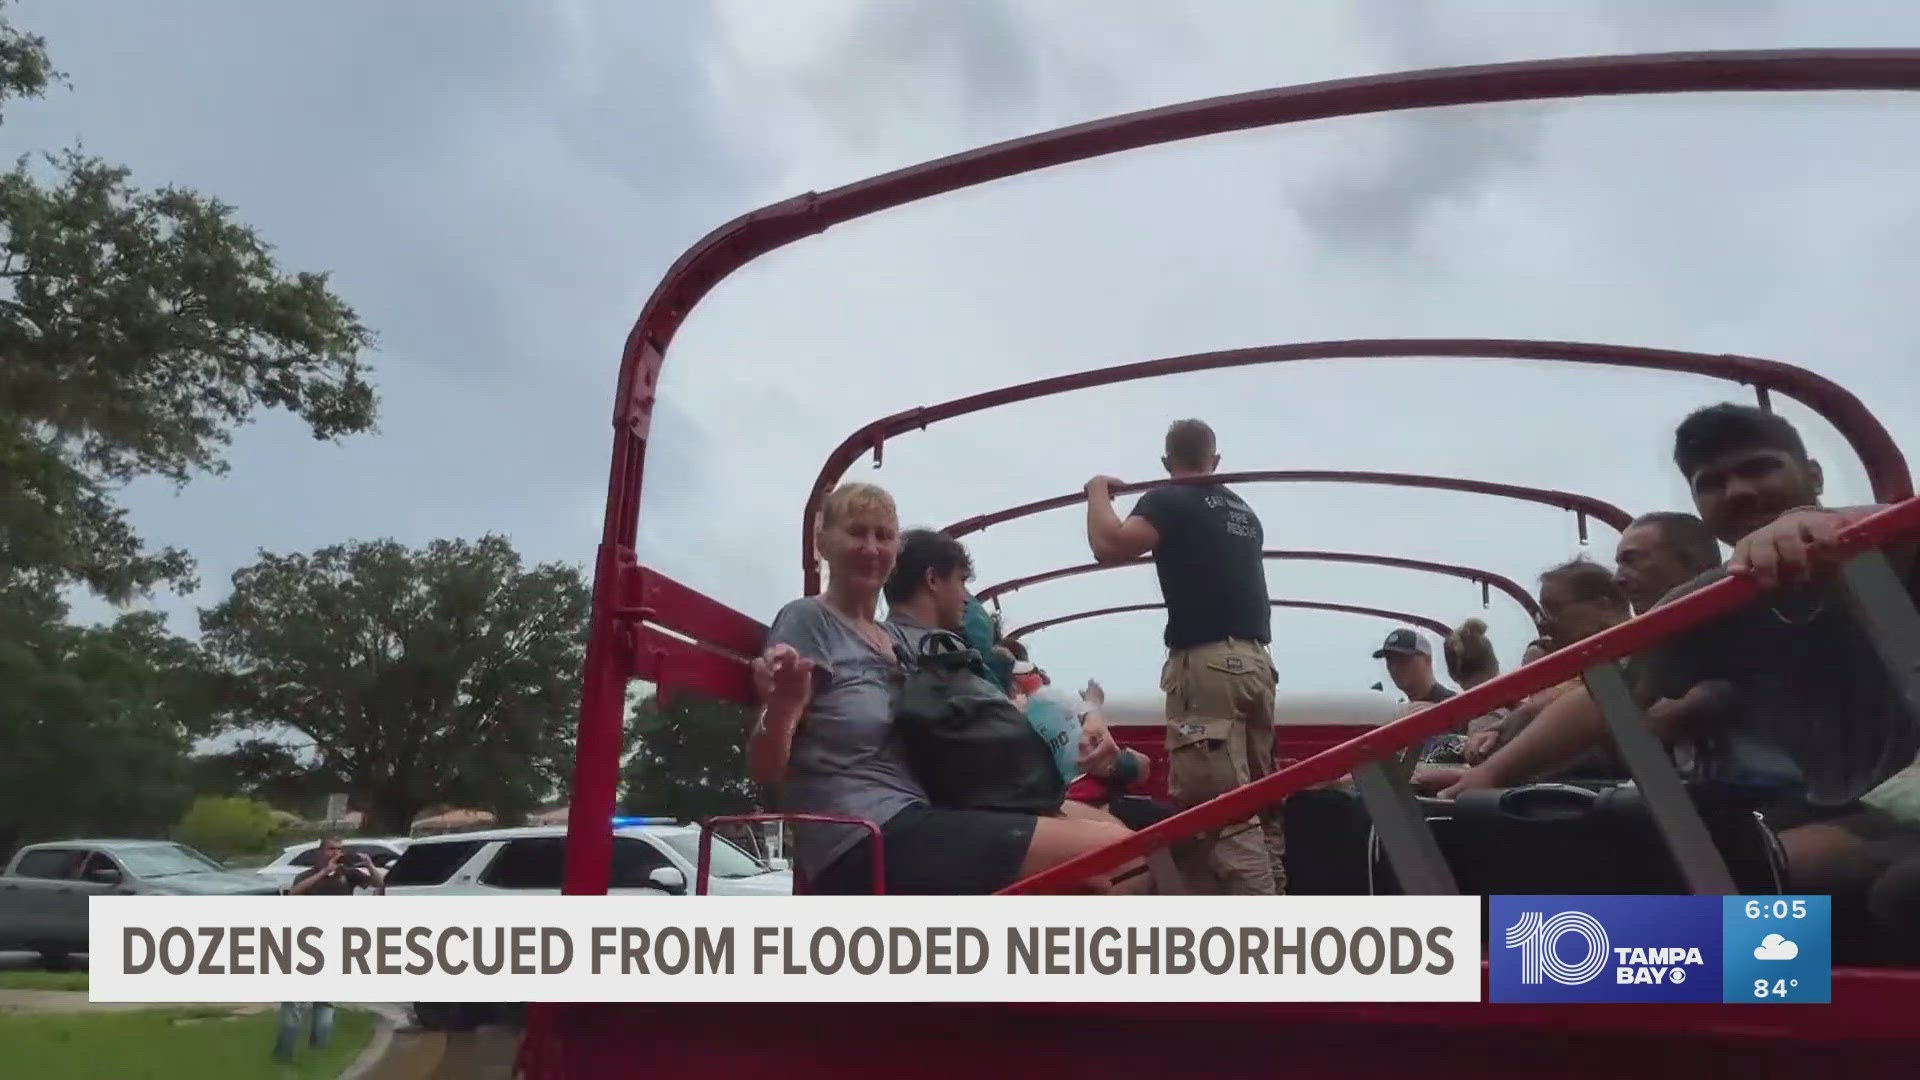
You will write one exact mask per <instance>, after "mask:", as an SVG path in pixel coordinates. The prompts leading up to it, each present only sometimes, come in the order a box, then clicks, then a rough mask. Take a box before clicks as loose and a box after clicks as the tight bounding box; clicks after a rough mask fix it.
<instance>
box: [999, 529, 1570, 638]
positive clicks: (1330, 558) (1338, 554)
mask: <svg viewBox="0 0 1920 1080" xmlns="http://www.w3.org/2000/svg"><path fill="white" fill-rule="evenodd" d="M1260 555H1261V557H1262V558H1265V559H1274V560H1288V561H1294V560H1298V561H1307V562H1344V563H1360V564H1363V565H1367V566H1390V567H1394V568H1396V569H1400V570H1422V571H1425V572H1427V573H1430V574H1445V575H1447V576H1449V577H1457V578H1464V579H1466V580H1467V581H1471V582H1473V583H1475V584H1477V585H1491V586H1493V587H1494V588H1496V589H1499V590H1500V591H1501V592H1503V593H1506V594H1507V595H1508V596H1511V597H1513V599H1514V601H1515V602H1517V603H1518V604H1519V605H1520V606H1521V607H1523V608H1526V609H1527V615H1528V616H1529V617H1531V618H1532V619H1534V620H1535V621H1538V620H1539V618H1540V605H1539V603H1538V602H1537V601H1535V600H1534V598H1533V595H1532V594H1531V593H1529V592H1527V590H1525V589H1523V588H1521V587H1520V586H1519V584H1518V583H1516V582H1515V581H1514V580H1513V579H1512V578H1510V577H1505V576H1503V575H1500V574H1496V573H1494V572H1493V571H1491V570H1480V569H1476V568H1475V567H1471V566H1457V565H1455V564H1453V563H1439V562H1428V561H1426V560H1425V559H1403V558H1400V557H1399V556H1395V555H1369V554H1366V553H1363V552H1355V551H1294V550H1288V549H1284V548H1270V549H1268V550H1266V551H1263V552H1261V553H1260ZM1152 565H1153V558H1152V556H1144V557H1142V558H1138V559H1128V560H1126V561H1124V562H1117V563H1099V562H1092V563H1081V564H1080V565H1078V566H1067V567H1062V568H1061V569H1059V570H1048V571H1046V572H1045V573H1040V574H1028V575H1027V576H1026V577H1020V578H1012V579H1010V580H1007V581H1001V582H996V583H995V584H992V585H989V586H987V587H986V588H984V589H981V590H980V591H979V592H978V593H976V594H974V595H976V596H978V597H979V598H980V601H981V602H982V603H985V602H986V601H989V600H992V599H994V598H996V597H999V596H1004V595H1006V594H1007V593H1010V592H1014V591H1016V590H1019V589H1024V588H1026V587H1027V586H1029V585H1038V584H1040V583H1042V582H1046V581H1058V580H1060V579H1061V578H1069V577H1074V576H1077V575H1080V574H1093V573H1098V572H1100V571H1102V570H1119V569H1122V568H1125V567H1129V566H1152ZM1444 635H1445V631H1443V632H1442V636H1444Z"/></svg>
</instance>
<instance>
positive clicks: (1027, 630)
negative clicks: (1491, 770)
mask: <svg viewBox="0 0 1920 1080" xmlns="http://www.w3.org/2000/svg"><path fill="white" fill-rule="evenodd" d="M1267 603H1268V605H1269V606H1272V607H1277V608H1297V609H1300V610H1303V611H1338V612H1341V613H1343V614H1347V615H1373V616H1377V617H1379V618H1382V619H1390V620H1392V621H1394V622H1402V623H1414V624H1415V625H1418V626H1424V627H1426V628H1427V629H1429V630H1431V631H1433V632H1434V633H1436V634H1439V635H1440V636H1441V637H1443V638H1444V637H1446V636H1447V635H1448V634H1450V633H1452V632H1453V628H1452V627H1450V626H1448V625H1447V624H1446V623H1443V622H1441V621H1440V620H1439V619H1430V618H1428V617H1427V616H1425V615H1412V614H1409V613H1407V612H1404V611H1389V610H1387V609H1386V608H1372V607H1358V606H1356V605H1353V604H1332V603H1326V602H1324V601H1320V600H1269V601H1267ZM1166 606H1167V605H1165V604H1123V605H1121V606H1120V607H1108V608H1096V609H1094V610H1093V611H1078V612H1075V613H1074V614H1072V615H1061V616H1058V617H1056V618H1052V619H1042V620H1040V621H1039V622H1036V623H1028V624H1027V625H1025V626H1023V627H1021V628H1020V629H1018V630H1015V631H1013V632H1011V633H1009V634H1008V635H1007V637H1009V638H1021V637H1025V636H1026V635H1028V634H1034V633H1038V632H1040V631H1042V630H1045V629H1047V628H1048V627H1051V626H1059V625H1061V624H1063V623H1070V622H1079V621H1080V620H1082V619H1097V618H1101V617H1104V616H1107V615H1125V614H1127V613H1128V612H1133V611H1164V610H1166Z"/></svg>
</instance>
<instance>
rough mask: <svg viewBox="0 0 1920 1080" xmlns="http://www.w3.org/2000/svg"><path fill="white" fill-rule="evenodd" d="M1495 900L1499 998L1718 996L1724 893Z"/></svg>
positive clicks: (1494, 983)
mask: <svg viewBox="0 0 1920 1080" xmlns="http://www.w3.org/2000/svg"><path fill="white" fill-rule="evenodd" d="M1702 901H1705V903H1702ZM1491 907H1492V912H1491V914H1492V923H1491V926H1490V927H1489V929H1492V930H1493V931H1494V933H1495V935H1496V937H1495V939H1494V942H1495V944H1496V946H1497V947H1496V948H1495V949H1493V950H1492V957H1491V960H1490V963H1489V968H1490V971H1489V976H1490V978H1489V982H1490V986H1489V989H1490V991H1491V998H1492V1000H1494V1001H1564V1002H1627V1001H1673V1002H1680V1001H1719V1000H1720V994H1721V987H1720V983H1721V971H1720V967H1721V942H1720V937H1721V935H1720V911H1719V905H1718V898H1715V897H1695V896H1580V897H1573V896H1536V897H1512V896H1496V897H1492V898H1491Z"/></svg>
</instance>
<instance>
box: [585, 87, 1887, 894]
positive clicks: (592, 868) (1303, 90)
mask: <svg viewBox="0 0 1920 1080" xmlns="http://www.w3.org/2000/svg"><path fill="white" fill-rule="evenodd" d="M1913 89H1920V50H1916V49H1797V50H1795V49H1787V50H1772V51H1744V52H1737V51H1727V52H1692V53H1664V54H1656V55H1645V56H1601V57H1581V58H1573V59H1561V60H1537V61H1523V62H1519V63H1507V64H1482V65H1474V66H1468V67H1453V68H1438V69H1433V70H1428V71H1415V72H1405V73H1397V74H1389V75H1375V76H1366V77H1362V78H1355V79H1336V80H1331V81H1327V82H1320V83H1312V84H1308V85H1303V86H1292V87H1282V88H1278V89H1271V90H1260V91H1255V92H1253V93H1248V94H1235V95H1230V96H1226V97H1216V98H1208V99H1206V100H1203V101H1196V102H1190V103H1187V104H1182V105H1171V106H1167V107H1164V108H1158V109H1148V110H1144V111H1141V112H1135V113H1129V114H1126V115H1124V116H1117V117H1112V118H1109V119H1105V120H1096V121H1092V122H1089V123H1085V124H1078V125H1075V126H1072V127H1067V128H1061V129H1058V130H1055V131H1049V132H1044V133H1041V134H1038V135H1031V136H1027V137H1025V138H1019V139H1013V140H1009V141H1007V142H1002V143H996V144H994V145H992V146H987V147H982V148H980V149H976V150H970V151H967V152H964V153H960V154H954V155H951V156H948V157H944V158H940V159H938V160H935V161H929V162H925V163H922V164H919V165H912V166H908V167H906V168H903V169H897V170H895V171H893V172H890V173H886V174H883V175H881V176H877V177H873V178H871V179H868V180H861V181H858V182H856V183H852V184H848V185H846V186H844V187H839V188H835V189H833V190H831V191H827V192H819V193H816V192H808V193H806V194H804V195H799V196H796V197H794V198H791V199H787V200H785V201H783V202H779V203H775V204H773V205H771V206H766V207H762V208H761V209H759V210H755V211H753V212H751V213H748V214H745V215H742V216H741V217H738V218H735V219H734V220H733V221H731V222H728V223H727V224H725V225H722V226H720V227H719V228H717V229H715V230H714V231H713V232H710V233H708V234H707V235H706V236H705V237H702V238H701V239H700V240H699V241H698V242H697V243H695V244H694V245H693V246H692V247H691V248H688V249H687V251H686V252H685V253H683V254H682V255H681V256H680V258H679V259H677V260H675V261H674V264H673V265H672V266H671V267H669V268H668V270H667V273H666V276H665V277H664V278H662V279H661V281H660V284H659V285H658V286H656V287H655V288H654V291H653V295H652V296H650V297H648V299H647V303H646V306H645V307H644V308H642V309H641V312H640V317H639V319H638V320H637V321H636V322H635V324H634V327H633V330H632V332H631V333H630V334H628V336H627V343H626V348H625V350H624V351H623V353H622V354H621V360H620V378H619V384H618V386H617V389H616V392H615V404H614V413H613V425H614V437H613V447H612V462H611V464H610V466H609V469H608V482H607V512H606V517H605V519H604V521H603V523H602V529H601V536H600V547H599V550H598V551H597V552H596V553H595V558H594V596H593V613H592V623H591V627H590V630H589V638H588V643H587V657H586V671H585V674H584V677H583V680H582V692H581V706H580V733H579V739H578V741H577V743H576V750H575V758H574V772H573V784H572V805H571V809H570V812H569V814H568V818H567V872H566V882H565V886H564V891H565V892H567V893H569V894H598V893H603V892H604V891H605V890H606V883H607V874H608V870H609V867H610V865H611V860H612V856H613V838H612V836H611V835H610V834H609V833H608V832H607V830H606V829H604V828H603V827H601V826H602V825H603V824H604V822H605V821H606V819H607V818H608V817H609V816H611V814H612V811H613V807H614V801H615V795H616V792H617V789H618V786H619V754H620V742H621V739H620V726H621V722H622V719H623V717H624V713H625V704H626V701H625V691H626V683H627V680H628V678H629V677H630V676H631V674H632V669H631V660H630V656H629V655H627V654H628V653H629V651H630V650H631V648H632V645H633V643H632V642H631V641H630V640H629V639H630V633H629V627H628V626H627V624H626V622H625V621H624V620H623V619H622V618H621V617H620V616H619V614H618V612H619V611H620V609H622V608H623V607H626V606H628V605H627V603H626V599H627V598H626V597H625V596H624V595H623V594H622V593H621V591H620V589H621V576H620V568H621V567H622V566H623V565H626V564H630V563H634V562H636V561H637V560H636V558H635V552H634V538H635V536H636V535H637V533H638V529H639V518H640V495H641V490H642V480H643V479H644V476H645V464H646V448H647V438H648V434H649V432H650V428H651V425H652V420H653V405H654V401H655V398H656V387H657V386H658V383H659V378H660V369H661V367H662V365H663V364H664V363H665V359H666V351H667V348H668V347H669V346H670V345H671V344H672V342H673V338H674V335H675V334H676V333H677V332H678V331H679V329H680V326H681V324H682V323H684V322H685V321H686V318H687V315H688V314H689V313H690V312H691V311H692V310H693V307H694V305H695V304H697V303H699V302H700V300H701V298H702V297H704V296H705V295H706V294H707V292H708V291H709V290H711V289H712V288H713V287H714V286H715V285H716V284H718V283H719V282H720V280H721V279H722V278H725V277H727V276H728V275H729V274H731V273H733V272H734V271H735V270H738V269H739V268H740V267H742V266H745V265H746V264H747V263H749V262H751V261H752V260H754V259H756V258H758V257H759V256H761V255H764V254H766V253H767V252H769V251H772V250H774V249H776V248H779V247H783V246H785V245H786V244H790V243H792V242H793V241H795V240H799V239H801V238H802V237H806V236H810V235H812V234H814V233H817V232H821V231H822V230H825V229H827V228H829V227H831V226H833V225H837V224H841V223H843V222H847V221H852V220H854V219H855V218H859V217H864V216H865V215H868V214H872V213H876V212H878V211H881V210H886V209H889V208H891V207H895V206H900V205H903V204H905V203H910V202H914V201H916V200H919V199H925V198H929V197H931V196H935V195H940V194H943V193H946V192H950V191H957V190H959V189H961V188H966V187H971V186H973V185H976V184H983V183H987V182H989V181H992V180H999V179H1003V178H1006V177H1009V176H1016V175H1019V174H1022V173H1027V172H1033V171H1036V170H1039V169H1044V168H1048V167H1051V166H1054V165H1061V164H1065V163H1067V162H1072V161H1083V160H1087V159H1089V158H1094V157H1099V156H1102V155H1106V154H1113V153H1119V152H1122V151H1126V150H1133V149H1138V148H1141V147H1146V146H1154V145H1158V144H1161V143H1168V142H1176V141H1179V140H1182V139H1191V138H1197V137H1199V136H1203V135H1212V134H1219V133H1224V132H1228V131H1242V130H1247V129H1251V128H1259V127H1268V126H1273V125H1277V124H1288V123H1298V122H1301V121H1307V120H1319V119H1327V118H1330V117H1336V116H1355V115H1361V114H1366V113H1379V112H1392V111H1397V110H1404V109H1423V108H1434V107H1438V106H1444V105H1469V104H1479V103H1490V102H1507V101H1541V100H1548V99H1556V98H1572V97H1586V96H1590V95H1596V94H1674V93H1686V92H1695V91H1714V92H1736V91H1747V92H1752V91H1765V92H1779V91H1790V90H1797V91H1822V90H1828V91H1831V90H1843V91H1864V90H1913ZM1735 366H1744V365H1738V364H1736V365H1735ZM1781 368H1782V372H1781V373H1783V374H1785V375H1786V377H1787V378H1788V379H1789V380H1791V381H1793V382H1794V383H1795V384H1796V385H1800V384H1802V381H1803V379H1804V373H1801V374H1798V375H1796V374H1793V373H1794V372H1796V371H1797V370H1798V369H1793V368H1787V367H1785V366H1784V365H1781ZM1749 381H1752V380H1751V379H1750V380H1749ZM1829 385H1830V384H1829ZM1843 393H1844V392H1843ZM1845 400H1846V401H1847V402H1851V405H1852V411H1851V412H1850V413H1849V414H1848V416H1847V417H1844V418H1843V419H1842V421H1836V423H1837V426H1839V427H1840V429H1841V430H1842V431H1843V432H1845V433H1847V437H1848V438H1849V440H1851V441H1853V442H1854V443H1855V446H1856V448H1857V449H1859V450H1860V452H1861V454H1862V457H1863V458H1865V459H1866V460H1867V462H1868V470H1869V473H1870V474H1872V475H1873V476H1874V477H1875V480H1876V485H1877V486H1876V488H1875V490H1876V491H1880V490H1881V488H1880V487H1879V486H1878V485H1881V484H1891V485H1894V486H1896V487H1905V488H1910V487H1911V484H1910V482H1902V481H1904V480H1905V462H1904V461H1903V460H1901V459H1900V457H1899V454H1898V451H1897V448H1895V447H1894V446H1893V445H1892V441H1891V439H1887V438H1885V432H1884V431H1882V430H1880V428H1879V426H1878V424H1876V423H1874V422H1873V420H1872V417H1871V416H1870V415H1869V414H1867V412H1866V410H1865V409H1864V408H1863V407H1860V406H1859V403H1858V402H1857V401H1853V400H1852V399H1851V397H1850V396H1849V397H1847V398H1846V399H1845ZM1830 419H1831V417H1830ZM1859 420H1864V421H1865V422H1866V425H1867V426H1865V427H1861V426H1858V424H1857V423H1856V422H1855V421H1859ZM1875 432H1878V435H1879V438H1878V439H1877V440H1876V438H1875V436H1874V433H1875ZM1862 439H1867V440H1868V441H1869V443H1870V444H1871V445H1867V444H1863V443H1862V442H1861V440H1862ZM883 441H884V440H883V439H875V440H872V443H873V445H874V446H876V447H877V446H878V445H879V444H880V443H881V442H883ZM1889 490H1891V489H1889ZM1881 497H1882V498H1889V497H1896V496H1892V495H1890V494H1882V495H1881ZM809 520H811V516H809ZM808 542H811V541H810V538H809V539H808ZM808 570H809V572H811V571H812V568H811V567H809V568H808Z"/></svg>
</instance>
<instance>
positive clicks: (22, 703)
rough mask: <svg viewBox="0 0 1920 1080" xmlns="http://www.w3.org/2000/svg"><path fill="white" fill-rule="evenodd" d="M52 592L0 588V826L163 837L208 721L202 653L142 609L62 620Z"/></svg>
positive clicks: (42, 834) (37, 832) (187, 793)
mask: <svg viewBox="0 0 1920 1080" xmlns="http://www.w3.org/2000/svg"><path fill="white" fill-rule="evenodd" d="M65 615H66V609H65V607H64V606H63V605H62V604H61V603H60V602H59V600H58V598H57V597H55V596H54V595H53V594H52V593H51V591H50V590H46V589H39V588H35V589H25V588H14V589H11V590H8V589H0V748H4V749H0V827H3V828H7V829H11V830H14V831H15V832H17V834H18V835H17V837H16V838H17V839H35V838H41V839H52V838H57V837H59V836H62V835H67V836H71V835H76V834H87V833H92V834H95V835H98V834H101V833H110V834H114V835H123V836H124V835H135V836H140V835H147V836H158V835H161V834H162V833H163V832H164V831H165V830H166V828H167V826H168V825H170V824H172V823H173V822H174V821H175V820H176V819H178V818H179V816H180V813H181V811H182V810H184V809H185V808H186V806H187V802H188V800H189V798H190V797H191V794H192V788H191V783H190V779H191V778H190V769H189V764H188V758H187V755H188V752H189V751H190V749H191V747H192V745H193V742H194V740H195V739H196V738H197V737H199V736H202V735H204V734H207V733H208V732H209V731H210V730H211V727H212V723H213V703H214V702H215V701H216V700H217V698H216V697H215V693H216V691H215V690H214V689H213V686H212V681H211V679H210V677H209V675H208V673H207V668H206V665H205V662H204V658H203V657H202V656H201V655H200V653H199V651H198V649H196V648H195V647H194V646H193V645H192V644H191V643H189V642H186V641H183V640H181V639H179V638H176V637H174V636H173V635H171V634H168V633H167V632H166V630H165V627H164V622H163V620H162V617H161V616H160V615H158V614H154V613H150V612H143V613H140V614H134V615H126V616H122V617H121V618H120V619H119V620H117V621H116V622H114V623H113V624H112V625H110V626H100V627H76V626H69V625H67V624H66V623H65V621H64V619H65Z"/></svg>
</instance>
